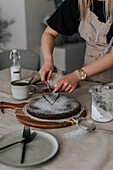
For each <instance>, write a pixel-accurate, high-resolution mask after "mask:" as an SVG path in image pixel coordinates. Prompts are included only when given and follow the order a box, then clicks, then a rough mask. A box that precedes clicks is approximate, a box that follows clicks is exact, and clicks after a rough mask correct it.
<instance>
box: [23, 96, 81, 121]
mask: <svg viewBox="0 0 113 170" xmlns="http://www.w3.org/2000/svg"><path fill="white" fill-rule="evenodd" d="M46 98H47V99H48V96H47V97H46V96H44V97H43V96H42V97H39V98H36V99H33V100H31V101H30V102H29V103H28V104H27V105H26V110H27V112H28V113H29V114H30V115H32V116H34V117H37V118H41V119H50V120H56V119H64V118H68V117H71V116H74V115H76V114H77V113H78V112H79V111H80V108H81V105H80V103H79V102H78V101H77V100H76V99H75V98H72V97H67V96H59V97H58V98H57V100H56V101H55V102H53V104H51V103H50V102H49V100H47V99H46Z"/></svg>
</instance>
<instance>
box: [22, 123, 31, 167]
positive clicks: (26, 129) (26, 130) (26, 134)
mask: <svg viewBox="0 0 113 170" xmlns="http://www.w3.org/2000/svg"><path fill="white" fill-rule="evenodd" d="M22 137H23V138H25V141H24V142H23V148H22V155H21V164H22V163H24V158H25V152H26V144H27V139H29V137H30V126H29V125H25V126H24V130H23V135H22Z"/></svg>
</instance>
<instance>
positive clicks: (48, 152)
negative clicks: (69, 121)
mask: <svg viewBox="0 0 113 170" xmlns="http://www.w3.org/2000/svg"><path fill="white" fill-rule="evenodd" d="M31 132H33V130H31ZM35 132H37V133H38V134H37V136H36V137H35V138H34V139H33V141H32V142H30V143H28V144H27V146H26V153H25V160H24V163H23V164H21V163H20V160H21V153H22V147H23V144H22V143H19V144H17V145H14V146H12V147H9V148H7V149H5V150H2V151H0V162H1V163H4V164H6V165H11V166H16V167H26V166H34V165H38V164H41V163H44V162H46V161H47V160H49V159H51V158H52V157H53V156H54V155H55V154H56V153H57V151H58V148H59V144H58V141H57V140H56V138H55V137H54V136H52V135H51V134H49V133H46V132H42V131H35ZM21 139H22V131H15V132H12V133H9V134H7V135H5V136H3V137H1V138H0V148H1V147H3V146H5V145H8V144H10V143H12V142H15V141H18V140H21Z"/></svg>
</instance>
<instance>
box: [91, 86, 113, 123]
mask: <svg viewBox="0 0 113 170" xmlns="http://www.w3.org/2000/svg"><path fill="white" fill-rule="evenodd" d="M89 92H91V94H92V106H91V118H92V119H93V120H95V121H98V122H109V121H111V120H112V119H113V86H112V85H111V84H109V83H106V84H104V85H98V86H93V87H91V88H90V89H89Z"/></svg>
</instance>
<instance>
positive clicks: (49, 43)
mask: <svg viewBox="0 0 113 170" xmlns="http://www.w3.org/2000/svg"><path fill="white" fill-rule="evenodd" d="M57 35H58V33H57V32H56V31H54V30H52V29H51V28H50V27H47V28H46V30H45V31H44V33H43V35H42V38H41V48H42V53H43V56H44V61H46V60H51V59H53V58H52V54H53V49H54V45H55V38H56V37H57Z"/></svg>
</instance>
